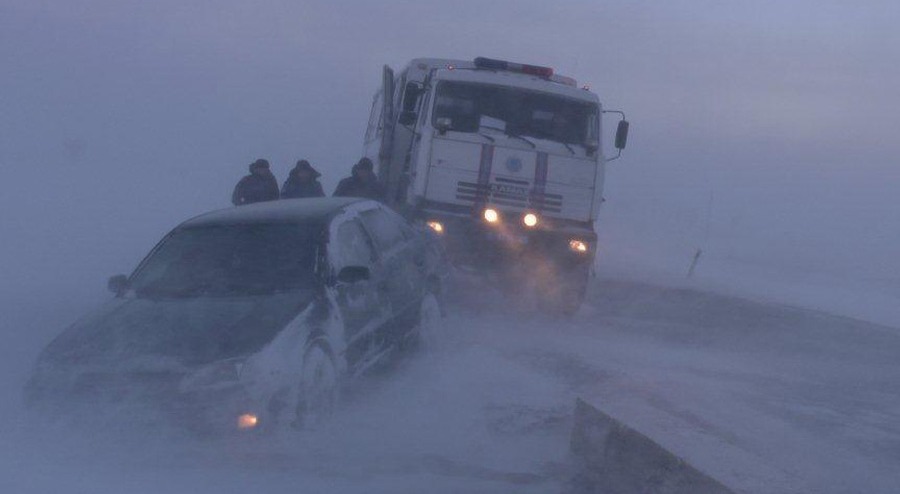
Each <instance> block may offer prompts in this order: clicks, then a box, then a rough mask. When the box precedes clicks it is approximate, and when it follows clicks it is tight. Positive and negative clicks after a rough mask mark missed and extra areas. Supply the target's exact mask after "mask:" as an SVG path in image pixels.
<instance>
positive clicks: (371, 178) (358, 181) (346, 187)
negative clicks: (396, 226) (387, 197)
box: [334, 158, 384, 201]
mask: <svg viewBox="0 0 900 494" xmlns="http://www.w3.org/2000/svg"><path fill="white" fill-rule="evenodd" d="M334 195H335V196H336V197H364V198H366V199H374V200H376V201H383V200H384V187H382V185H381V184H380V183H379V182H378V177H376V176H375V170H374V166H373V165H372V160H370V159H369V158H362V159H360V160H359V162H357V163H356V164H355V165H353V171H352V174H351V175H350V176H349V177H347V178H345V179H343V180H341V181H340V183H339V184H338V186H337V189H335V190H334Z"/></svg>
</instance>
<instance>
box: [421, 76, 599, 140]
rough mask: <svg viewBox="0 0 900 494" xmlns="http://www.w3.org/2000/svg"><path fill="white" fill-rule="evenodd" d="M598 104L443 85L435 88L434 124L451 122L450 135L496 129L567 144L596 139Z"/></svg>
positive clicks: (486, 86) (507, 90)
mask: <svg viewBox="0 0 900 494" xmlns="http://www.w3.org/2000/svg"><path fill="white" fill-rule="evenodd" d="M597 108H598V107H597V105H596V104H591V103H588V102H584V101H579V100H576V99H573V98H567V97H564V96H558V95H555V94H550V93H545V92H538V91H530V90H526V89H519V88H512V87H505V86H495V85H491V84H478V83H471V82H458V81H442V82H440V83H439V84H438V87H437V96H436V98H435V103H434V122H433V124H434V125H436V126H437V119H439V118H445V119H449V124H450V127H449V130H453V131H456V132H481V131H483V130H485V129H488V130H495V131H497V130H499V131H502V132H504V133H506V134H509V135H515V136H525V137H535V138H538V139H547V140H551V141H556V142H561V143H566V144H585V143H587V142H595V141H596V140H597V130H598V129H597V127H598V125H597Z"/></svg>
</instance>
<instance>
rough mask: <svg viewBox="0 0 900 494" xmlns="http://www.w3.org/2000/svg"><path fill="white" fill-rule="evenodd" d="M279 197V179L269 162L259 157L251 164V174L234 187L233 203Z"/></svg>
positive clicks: (245, 202) (271, 199)
mask: <svg viewBox="0 0 900 494" xmlns="http://www.w3.org/2000/svg"><path fill="white" fill-rule="evenodd" d="M275 199H278V180H276V179H275V175H272V172H271V171H270V170H269V162H268V161H266V160H264V159H258V160H256V161H254V162H253V163H251V164H250V175H247V176H245V177H244V178H242V179H241V181H240V182H238V184H237V185H236V186H235V187H234V193H232V194H231V203H232V204H234V205H235V206H243V205H244V204H252V203H254V202H263V201H274V200H275Z"/></svg>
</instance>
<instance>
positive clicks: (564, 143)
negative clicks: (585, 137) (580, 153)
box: [562, 142, 575, 156]
mask: <svg viewBox="0 0 900 494" xmlns="http://www.w3.org/2000/svg"><path fill="white" fill-rule="evenodd" d="M562 145H563V146H565V147H566V149H568V150H569V152H570V153H572V156H575V150H574V149H572V146H570V145H569V143H568V142H563V143H562Z"/></svg>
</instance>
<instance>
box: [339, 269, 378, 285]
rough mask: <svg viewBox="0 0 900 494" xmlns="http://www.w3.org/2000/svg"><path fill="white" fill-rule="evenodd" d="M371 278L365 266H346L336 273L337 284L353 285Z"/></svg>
mask: <svg viewBox="0 0 900 494" xmlns="http://www.w3.org/2000/svg"><path fill="white" fill-rule="evenodd" d="M370 277H371V273H370V272H369V268H367V267H365V266H347V267H344V268H341V270H340V272H338V276H337V281H338V283H346V284H353V283H358V282H360V281H365V280H368V279H369V278H370Z"/></svg>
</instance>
